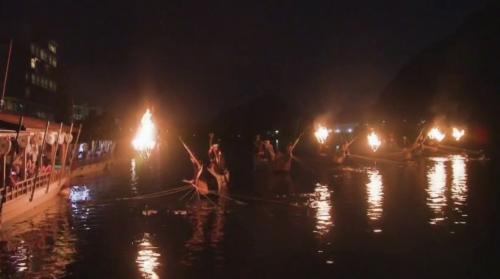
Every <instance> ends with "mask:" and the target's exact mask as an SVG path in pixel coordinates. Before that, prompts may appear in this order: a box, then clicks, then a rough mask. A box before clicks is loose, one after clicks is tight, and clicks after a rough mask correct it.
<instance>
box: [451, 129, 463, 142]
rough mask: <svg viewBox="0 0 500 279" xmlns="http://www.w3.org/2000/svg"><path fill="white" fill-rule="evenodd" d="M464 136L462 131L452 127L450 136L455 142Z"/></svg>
mask: <svg viewBox="0 0 500 279" xmlns="http://www.w3.org/2000/svg"><path fill="white" fill-rule="evenodd" d="M464 135H465V130H464V129H461V130H459V129H457V128H455V127H453V129H452V136H453V137H454V138H455V140H456V141H459V140H460V139H461V138H462V137H463V136H464Z"/></svg>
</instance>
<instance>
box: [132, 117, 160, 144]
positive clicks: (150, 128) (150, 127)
mask: <svg viewBox="0 0 500 279" xmlns="http://www.w3.org/2000/svg"><path fill="white" fill-rule="evenodd" d="M132 146H133V147H134V149H135V150H136V151H138V152H141V153H146V154H149V153H150V152H151V151H152V150H153V149H154V148H155V146H156V127H155V124H154V123H153V120H152V114H151V112H150V111H149V109H148V110H146V112H145V113H144V115H143V116H142V119H141V123H140V125H139V129H138V130H137V133H136V135H135V138H134V140H132Z"/></svg>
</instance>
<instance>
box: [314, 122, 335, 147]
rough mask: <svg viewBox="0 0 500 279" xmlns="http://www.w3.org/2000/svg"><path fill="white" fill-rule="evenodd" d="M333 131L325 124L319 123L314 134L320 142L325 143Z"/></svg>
mask: <svg viewBox="0 0 500 279" xmlns="http://www.w3.org/2000/svg"><path fill="white" fill-rule="evenodd" d="M331 132H332V130H331V129H328V128H326V127H324V126H323V125H321V124H320V125H319V126H318V128H317V129H316V131H315V132H314V136H315V137H316V140H317V141H318V142H319V143H320V144H324V143H325V142H326V140H327V139H328V137H329V136H330V133H331Z"/></svg>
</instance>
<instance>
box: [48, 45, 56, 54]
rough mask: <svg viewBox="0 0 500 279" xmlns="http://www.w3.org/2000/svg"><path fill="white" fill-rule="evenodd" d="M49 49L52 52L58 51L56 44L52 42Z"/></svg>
mask: <svg viewBox="0 0 500 279" xmlns="http://www.w3.org/2000/svg"><path fill="white" fill-rule="evenodd" d="M49 50H50V52H52V53H56V52H57V49H56V46H55V45H54V44H52V43H49Z"/></svg>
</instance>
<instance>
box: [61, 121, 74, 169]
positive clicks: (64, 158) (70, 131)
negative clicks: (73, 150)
mask: <svg viewBox="0 0 500 279" xmlns="http://www.w3.org/2000/svg"><path fill="white" fill-rule="evenodd" d="M71 133H73V122H71V126H70V127H69V135H71ZM69 144H70V143H69V142H68V143H66V148H65V149H64V155H63V158H62V163H61V166H62V172H63V175H64V173H66V159H67V158H68V150H69V147H70V146H69Z"/></svg>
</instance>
